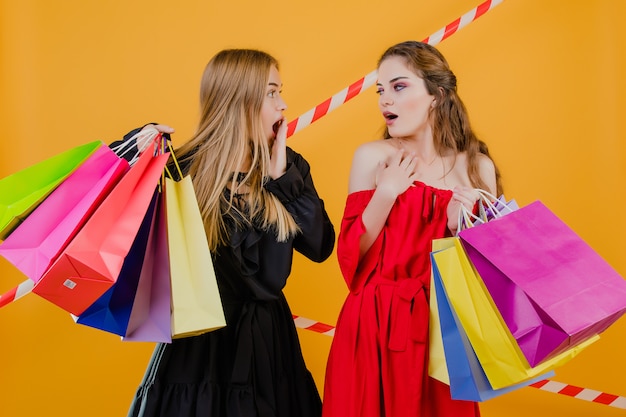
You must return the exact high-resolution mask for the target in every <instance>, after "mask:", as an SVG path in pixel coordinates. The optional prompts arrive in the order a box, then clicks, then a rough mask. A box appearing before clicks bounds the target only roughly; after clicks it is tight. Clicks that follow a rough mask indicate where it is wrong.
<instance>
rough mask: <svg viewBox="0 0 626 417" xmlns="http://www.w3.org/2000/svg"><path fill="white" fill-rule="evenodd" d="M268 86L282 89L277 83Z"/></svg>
mask: <svg viewBox="0 0 626 417" xmlns="http://www.w3.org/2000/svg"><path fill="white" fill-rule="evenodd" d="M267 85H269V86H272V87H280V85H278V84H276V83H268V84H267Z"/></svg>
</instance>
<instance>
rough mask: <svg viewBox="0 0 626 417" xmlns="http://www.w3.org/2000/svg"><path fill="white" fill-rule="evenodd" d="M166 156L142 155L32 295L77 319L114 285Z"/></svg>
mask: <svg viewBox="0 0 626 417" xmlns="http://www.w3.org/2000/svg"><path fill="white" fill-rule="evenodd" d="M168 157H169V154H167V153H165V154H159V155H156V156H154V155H153V154H152V152H148V151H146V152H144V153H142V155H141V156H140V157H139V160H138V161H137V162H136V163H135V164H134V165H133V166H132V167H131V169H130V170H129V171H128V173H127V174H126V175H125V176H124V177H122V179H121V180H120V181H119V182H118V184H117V186H116V187H115V188H114V189H113V190H112V191H111V193H110V194H109V195H108V196H107V198H106V199H105V200H104V201H103V202H102V204H101V205H100V206H99V207H98V209H97V210H96V212H95V213H94V214H93V215H92V216H91V218H90V219H89V220H88V221H87V223H86V224H85V225H84V226H83V228H82V229H81V230H80V232H79V233H78V234H77V235H76V236H75V237H74V239H73V240H72V241H71V242H70V243H69V245H68V246H67V248H66V249H65V250H64V251H63V252H62V253H61V255H60V256H59V258H58V259H57V260H56V261H55V262H54V264H52V266H51V267H50V269H48V271H46V273H45V274H44V275H43V277H42V279H41V280H40V281H39V282H38V283H37V285H35V287H34V288H33V292H34V293H36V294H38V295H40V296H41V297H43V298H45V299H47V300H49V301H50V302H52V303H53V304H56V305H58V306H59V307H61V308H63V309H65V310H67V311H69V312H70V313H72V314H74V315H76V316H80V314H82V313H83V312H84V311H85V309H86V308H87V307H89V306H90V305H91V304H92V303H93V302H94V301H96V300H97V299H98V297H100V296H101V295H102V294H104V292H105V291H106V290H107V289H109V288H110V287H111V286H112V285H113V284H114V283H115V281H116V280H117V277H118V275H119V273H120V270H121V268H122V265H123V263H124V258H125V257H126V255H127V254H128V251H129V250H130V247H131V245H132V243H133V241H134V238H135V236H136V235H137V232H138V230H139V226H140V225H141V222H142V220H143V218H144V216H145V214H146V210H147V209H148V206H149V204H150V201H151V199H152V195H153V193H154V190H155V188H156V186H157V183H158V181H159V178H160V176H161V174H162V172H163V167H164V166H165V163H166V161H167V158H168Z"/></svg>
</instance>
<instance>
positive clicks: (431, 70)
mask: <svg viewBox="0 0 626 417" xmlns="http://www.w3.org/2000/svg"><path fill="white" fill-rule="evenodd" d="M393 56H398V57H401V58H403V59H404V60H405V62H406V64H407V66H408V67H409V68H410V69H411V70H412V71H413V72H414V73H415V74H417V76H419V77H420V78H422V79H423V80H424V83H425V85H426V89H427V91H428V93H429V94H430V95H433V96H435V97H436V100H437V102H436V105H435V106H434V107H433V108H432V109H431V115H430V116H431V120H432V122H433V139H434V142H435V149H436V151H437V153H438V154H439V155H440V156H441V155H443V153H444V151H445V150H448V149H449V150H452V151H454V153H455V154H456V153H458V152H466V155H467V164H468V175H469V179H470V182H471V183H472V186H473V187H475V188H482V189H485V187H486V185H485V183H484V182H483V180H482V179H481V178H480V175H479V172H478V158H477V156H478V154H479V153H481V154H483V155H486V156H487V157H489V159H491V160H492V161H493V158H492V157H491V155H489V149H488V148H487V144H485V142H483V141H481V140H480V139H478V137H477V136H476V134H475V133H474V131H473V130H472V128H471V125H470V121H469V116H468V114H467V110H466V108H465V105H464V104H463V101H462V100H461V98H460V97H459V96H458V94H457V90H456V76H455V75H454V73H453V72H452V70H450V66H449V65H448V62H447V61H446V59H445V58H444V56H443V55H442V54H441V52H439V51H438V50H437V49H436V48H434V47H433V46H431V45H429V44H427V43H423V42H417V41H406V42H402V43H399V44H397V45H394V46H392V47H390V48H389V49H387V50H386V51H385V52H384V53H383V54H382V56H381V57H380V59H379V60H378V66H379V67H380V64H381V63H382V62H383V61H384V60H385V59H387V58H390V57H393ZM384 137H385V139H389V138H391V136H390V135H389V129H387V128H386V127H385V132H384ZM494 166H495V163H494ZM495 171H496V188H497V190H496V193H497V195H500V194H501V193H502V181H501V178H500V171H499V170H498V167H497V166H495Z"/></svg>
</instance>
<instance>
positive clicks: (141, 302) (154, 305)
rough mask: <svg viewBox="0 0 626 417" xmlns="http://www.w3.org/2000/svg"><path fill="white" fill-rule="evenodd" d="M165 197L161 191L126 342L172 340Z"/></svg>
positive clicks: (164, 341)
mask: <svg viewBox="0 0 626 417" xmlns="http://www.w3.org/2000/svg"><path fill="white" fill-rule="evenodd" d="M171 298H172V295H171V288H170V264H169V254H168V247H167V223H166V218H165V199H164V195H163V193H160V194H159V197H158V201H157V207H156V214H155V216H154V219H153V224H152V228H151V229H150V236H149V237H148V246H147V248H146V254H145V258H144V262H143V266H142V269H141V273H140V275H139V283H138V286H137V292H136V294H135V299H134V301H133V306H132V309H131V313H130V318H129V322H128V327H127V329H126V335H125V336H124V339H123V340H125V341H132V342H163V343H171V342H172V330H171V308H170V303H171Z"/></svg>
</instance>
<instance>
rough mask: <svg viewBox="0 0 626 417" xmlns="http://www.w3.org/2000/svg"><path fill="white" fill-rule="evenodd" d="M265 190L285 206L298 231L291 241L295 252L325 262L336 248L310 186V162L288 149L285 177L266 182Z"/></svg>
mask: <svg viewBox="0 0 626 417" xmlns="http://www.w3.org/2000/svg"><path fill="white" fill-rule="evenodd" d="M265 189H266V190H268V191H269V192H271V193H272V194H274V195H275V196H276V197H277V198H278V199H279V200H280V202H281V203H283V204H284V206H285V207H286V208H287V211H289V213H290V214H291V215H292V216H293V218H294V219H295V221H296V223H297V224H298V226H299V227H300V229H301V232H300V233H298V235H297V236H296V237H295V239H294V248H295V250H297V251H298V252H300V253H301V254H303V255H304V256H306V257H307V258H309V259H311V260H312V261H314V262H322V261H324V260H326V259H327V258H328V257H329V256H330V254H331V253H332V251H333V248H334V246H335V229H334V227H333V224H332V223H331V221H330V218H329V217H328V213H326V209H325V208H324V201H323V200H322V199H321V198H320V197H319V196H318V194H317V191H316V189H315V186H314V185H313V178H312V177H311V168H310V166H309V163H308V162H307V161H306V160H305V159H304V158H303V157H302V156H301V155H300V154H298V153H297V152H295V151H293V150H292V149H291V148H287V170H286V172H285V174H283V175H282V176H281V177H279V178H277V179H275V180H269V181H268V182H267V183H266V184H265Z"/></svg>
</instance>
